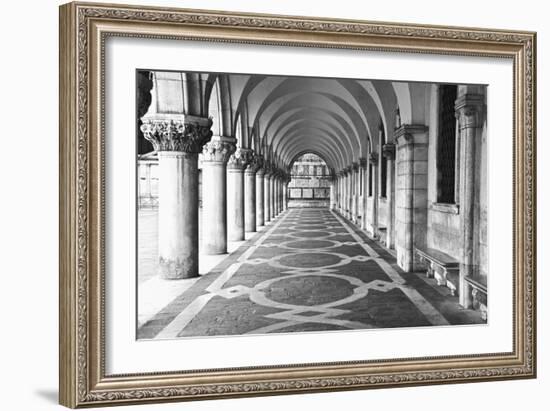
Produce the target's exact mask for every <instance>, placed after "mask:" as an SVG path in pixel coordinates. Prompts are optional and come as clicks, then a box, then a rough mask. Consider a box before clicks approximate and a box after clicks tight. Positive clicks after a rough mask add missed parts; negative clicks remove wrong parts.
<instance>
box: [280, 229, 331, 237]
mask: <svg viewBox="0 0 550 411" xmlns="http://www.w3.org/2000/svg"><path fill="white" fill-rule="evenodd" d="M330 235H331V233H329V232H327V231H301V232H298V233H292V234H291V235H290V234H289V236H291V237H295V238H319V237H328V236H330Z"/></svg>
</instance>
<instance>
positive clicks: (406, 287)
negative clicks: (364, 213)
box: [138, 208, 484, 339]
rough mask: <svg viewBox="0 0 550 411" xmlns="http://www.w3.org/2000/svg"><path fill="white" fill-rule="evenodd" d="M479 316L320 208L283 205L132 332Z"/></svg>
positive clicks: (310, 327)
mask: <svg viewBox="0 0 550 411" xmlns="http://www.w3.org/2000/svg"><path fill="white" fill-rule="evenodd" d="M472 323H484V321H483V320H482V319H481V317H480V316H479V314H478V313H477V312H475V311H472V310H466V309H463V308H462V307H460V305H459V304H458V300H457V298H456V297H453V296H451V295H449V293H448V292H447V291H446V289H444V288H442V287H438V286H436V285H435V284H434V283H433V282H432V280H429V279H426V278H425V276H424V275H422V274H415V273H412V274H411V273H404V272H403V271H402V270H401V269H400V268H399V267H398V266H397V264H396V263H395V258H394V257H393V256H392V255H391V254H390V253H388V251H387V250H385V249H384V248H383V247H381V246H380V245H379V244H378V243H377V242H375V241H372V240H371V239H370V238H368V236H366V235H365V233H363V232H362V231H360V230H358V229H357V227H355V226H354V225H352V224H349V223H348V222H347V221H346V220H345V219H343V218H342V217H341V216H339V215H337V214H336V213H334V212H332V211H330V210H329V209H326V208H319V209H311V208H303V209H289V210H288V211H286V212H285V213H282V214H281V215H279V217H278V218H277V219H275V220H274V221H272V222H271V223H270V224H269V225H267V226H266V227H265V228H264V229H263V230H262V231H261V232H259V233H258V234H257V235H255V236H254V237H253V238H251V239H250V240H249V241H247V242H246V243H245V244H243V245H242V246H241V247H240V248H239V249H237V250H236V251H235V252H233V253H232V254H231V255H230V256H228V257H227V258H226V259H225V260H223V261H222V262H221V263H220V264H219V265H218V266H216V267H215V268H214V269H212V270H211V271H210V272H209V273H208V274H206V275H203V276H201V277H200V278H199V279H198V280H193V283H192V284H191V285H190V286H189V287H188V288H186V289H185V291H184V292H182V293H181V294H180V295H177V296H176V297H174V298H172V299H171V301H166V304H165V305H164V306H163V308H162V309H160V310H159V312H158V313H156V314H155V315H153V316H152V317H151V318H150V319H149V320H148V321H146V322H145V323H144V324H142V325H141V326H140V327H139V329H138V338H139V339H172V338H181V337H196V336H214V335H216V336H220V335H242V334H265V333H286V332H306V331H335V330H350V329H352V330H353V329H368V328H391V327H416V326H444V325H458V324H472Z"/></svg>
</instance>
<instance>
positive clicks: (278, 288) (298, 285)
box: [264, 275, 355, 306]
mask: <svg viewBox="0 0 550 411" xmlns="http://www.w3.org/2000/svg"><path fill="white" fill-rule="evenodd" d="M354 288H355V287H354V286H353V285H352V284H350V283H349V282H348V281H346V280H343V279H340V278H334V277H326V276H316V275H304V276H300V277H292V278H282V279H280V280H277V281H275V282H272V283H271V284H270V285H269V287H267V288H266V289H265V290H264V295H265V297H266V298H268V299H269V300H271V301H275V302H278V303H283V304H290V305H296V306H314V305H320V304H326V303H330V302H332V301H339V300H342V299H344V298H347V297H349V296H351V295H353V290H354Z"/></svg>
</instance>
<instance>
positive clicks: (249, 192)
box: [244, 153, 263, 232]
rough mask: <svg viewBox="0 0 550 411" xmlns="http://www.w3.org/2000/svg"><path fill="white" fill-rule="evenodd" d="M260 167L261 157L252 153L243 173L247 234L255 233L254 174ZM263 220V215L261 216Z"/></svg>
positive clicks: (245, 227)
mask: <svg viewBox="0 0 550 411" xmlns="http://www.w3.org/2000/svg"><path fill="white" fill-rule="evenodd" d="M261 166H262V157H261V156H259V155H257V154H255V153H253V154H252V156H251V160H250V163H249V164H248V166H247V167H246V170H245V172H244V178H245V181H244V195H245V205H244V229H245V231H247V232H255V231H256V220H257V216H256V202H257V200H256V195H257V193H256V191H257V190H256V173H257V172H258V170H259V169H260V167H261ZM262 219H263V214H262Z"/></svg>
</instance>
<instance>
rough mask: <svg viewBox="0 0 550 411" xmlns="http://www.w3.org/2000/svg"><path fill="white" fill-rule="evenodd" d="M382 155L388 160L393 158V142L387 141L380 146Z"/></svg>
mask: <svg viewBox="0 0 550 411" xmlns="http://www.w3.org/2000/svg"><path fill="white" fill-rule="evenodd" d="M382 155H383V156H384V157H386V158H387V159H388V160H394V159H395V144H392V143H388V144H384V145H383V146H382Z"/></svg>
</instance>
